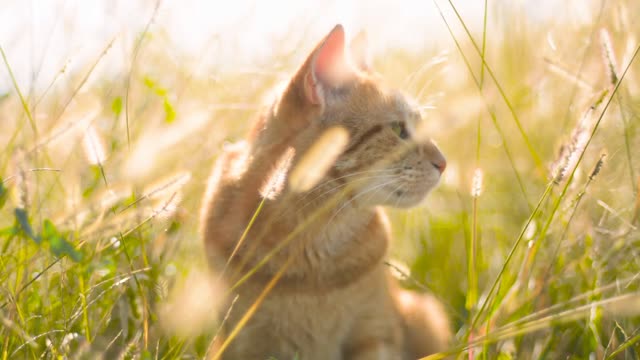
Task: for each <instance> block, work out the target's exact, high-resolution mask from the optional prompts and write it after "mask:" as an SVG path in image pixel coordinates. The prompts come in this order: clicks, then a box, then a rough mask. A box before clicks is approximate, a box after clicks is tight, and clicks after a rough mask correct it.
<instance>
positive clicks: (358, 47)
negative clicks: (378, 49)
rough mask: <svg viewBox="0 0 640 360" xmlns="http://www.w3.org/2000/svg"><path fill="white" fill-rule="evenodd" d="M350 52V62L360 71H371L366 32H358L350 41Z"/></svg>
mask: <svg viewBox="0 0 640 360" xmlns="http://www.w3.org/2000/svg"><path fill="white" fill-rule="evenodd" d="M349 50H350V52H351V62H352V63H353V65H355V67H356V68H358V69H360V70H361V71H365V72H370V71H371V54H370V53H369V38H368V36H367V33H366V31H364V30H360V32H359V33H358V34H357V35H356V36H355V37H354V38H353V39H352V40H351V43H350V44H349Z"/></svg>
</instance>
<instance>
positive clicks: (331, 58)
mask: <svg viewBox="0 0 640 360" xmlns="http://www.w3.org/2000/svg"><path fill="white" fill-rule="evenodd" d="M307 64H308V66H307V67H306V68H305V70H304V71H305V73H304V75H303V76H304V78H303V81H304V93H305V97H306V98H307V101H309V102H310V103H311V104H314V105H324V104H325V103H326V97H327V96H328V95H329V92H330V91H331V90H332V89H333V88H335V87H337V86H338V85H339V84H340V82H341V80H342V79H343V77H344V76H345V74H346V73H347V70H348V67H347V62H346V58H345V46H344V29H343V28H342V25H336V27H334V28H333V30H331V32H330V33H329V34H328V35H327V36H326V37H325V38H324V40H323V41H322V42H321V43H320V44H319V45H318V47H316V49H315V50H314V51H313V53H311V56H310V57H309V59H308V60H307Z"/></svg>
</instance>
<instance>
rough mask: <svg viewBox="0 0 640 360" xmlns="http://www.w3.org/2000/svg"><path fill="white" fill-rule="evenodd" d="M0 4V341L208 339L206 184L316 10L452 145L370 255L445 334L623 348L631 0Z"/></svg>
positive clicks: (636, 140)
mask: <svg viewBox="0 0 640 360" xmlns="http://www.w3.org/2000/svg"><path fill="white" fill-rule="evenodd" d="M0 8H1V9H2V11H0V47H1V49H2V62H1V63H0V149H2V150H1V152H0V184H1V186H0V246H1V247H2V250H1V251H2V260H1V261H0V284H2V285H0V306H1V307H0V320H2V323H3V324H4V327H2V328H0V348H1V349H2V351H0V353H2V354H3V356H4V358H13V357H14V356H18V357H26V358H32V357H41V356H44V357H56V356H58V355H60V356H75V357H81V358H94V357H103V358H114V357H122V358H127V357H145V358H151V357H153V358H156V357H157V358H161V357H162V358H165V357H166V358H195V357H197V358H203V357H204V356H205V355H206V352H207V347H208V344H209V343H210V342H211V340H212V339H213V337H214V334H215V333H216V331H217V328H218V324H219V320H220V319H217V318H216V317H215V316H214V314H215V313H216V311H217V310H219V306H221V305H220V304H222V303H223V300H224V299H223V298H224V296H225V292H224V290H222V289H220V288H218V287H217V285H216V284H215V282H214V281H212V280H211V279H210V278H209V277H208V275H207V272H206V266H205V263H204V257H203V252H202V245H201V243H200V240H199V237H198V211H199V206H200V199H201V196H202V192H203V191H204V186H205V183H206V179H207V177H208V174H209V172H210V170H211V167H212V164H213V162H214V161H215V159H216V157H217V156H218V155H219V153H220V151H221V150H222V148H223V146H224V144H225V143H227V142H234V141H237V140H240V139H242V137H243V136H244V134H245V132H246V130H247V129H248V127H249V126H250V124H251V121H252V119H253V117H254V116H255V114H256V112H257V111H258V110H260V109H261V108H262V107H263V106H264V105H265V104H266V103H267V101H268V99H269V97H270V96H271V95H272V93H273V89H274V88H275V87H277V85H278V84H280V83H282V82H283V81H286V80H287V79H288V78H289V76H290V75H291V74H292V72H293V71H295V70H296V68H297V67H298V66H299V64H300V62H301V61H302V60H303V59H304V58H305V57H306V56H307V54H308V53H309V51H310V50H311V49H312V48H313V47H314V46H315V44H316V43H317V42H318V41H319V39H321V38H322V36H324V35H325V34H326V33H327V32H328V31H329V30H330V29H331V28H332V27H333V26H334V25H335V24H336V23H342V24H343V25H344V26H345V28H346V30H347V32H348V34H352V35H353V34H355V33H357V32H358V31H359V30H365V31H367V33H368V35H369V42H370V44H371V51H372V55H373V58H374V68H375V69H376V70H377V71H378V72H379V73H381V74H382V76H383V77H384V78H385V79H386V80H387V82H389V83H390V84H392V85H394V86H396V87H399V88H401V89H402V90H403V91H405V92H406V93H407V94H409V95H410V96H412V97H414V98H415V99H416V100H417V101H418V103H419V104H421V105H422V107H423V109H424V110H425V121H426V122H427V126H428V128H429V130H430V133H431V135H432V137H433V138H434V139H435V140H436V141H437V142H438V144H439V146H440V147H441V148H442V150H443V152H444V154H445V155H446V156H447V158H448V164H449V165H448V167H447V171H446V172H445V175H444V178H443V180H442V183H441V185H440V186H439V187H438V188H437V189H436V190H435V191H434V192H433V193H432V194H431V195H429V197H428V198H427V199H426V200H425V203H424V204H423V205H422V206H420V207H418V208H416V209H412V210H409V211H405V210H402V211H399V210H394V209H389V212H390V213H391V216H392V220H393V231H394V235H395V238H396V243H395V244H394V245H393V248H392V251H391V255H390V260H389V261H390V264H391V265H390V266H391V268H392V269H393V271H394V273H397V275H398V277H399V278H400V279H401V281H402V282H403V284H404V285H405V286H407V287H410V288H413V289H416V290H419V291H430V292H433V293H434V294H436V295H437V296H438V297H439V298H440V299H441V300H442V301H443V302H444V303H445V304H446V307H447V310H448V311H449V313H450V315H451V319H452V325H453V327H454V328H455V329H456V331H457V332H458V333H457V341H456V343H455V344H452V351H453V352H455V353H462V354H464V356H467V355H469V356H470V357H471V358H473V357H474V356H477V357H479V358H490V359H493V358H498V357H500V358H505V359H506V358H518V359H520V358H525V359H526V358H572V356H573V358H576V359H582V358H588V357H593V358H607V357H611V358H624V359H626V358H629V359H635V358H638V354H639V352H640V350H639V349H638V341H639V340H640V338H639V337H638V334H639V331H640V330H639V329H640V319H639V318H638V314H639V313H640V305H639V304H640V298H639V297H638V295H637V291H638V281H640V280H639V277H638V274H639V271H640V256H638V255H639V254H638V251H639V248H638V245H639V244H640V233H639V232H638V228H637V227H638V226H640V225H639V223H638V211H639V210H638V209H639V207H640V200H638V182H639V178H638V176H639V175H640V158H638V149H639V148H640V135H639V134H638V130H637V129H638V124H639V123H640V122H639V120H640V81H639V80H640V78H639V77H640V74H639V72H640V61H639V60H637V59H636V60H634V59H635V54H636V53H637V49H638V46H639V44H640V42H639V41H640V20H638V17H637V14H640V3H638V2H637V1H635V0H621V1H605V0H602V1H596V0H593V1H588V0H582V1H580V0H571V1H564V2H559V1H552V0H538V1H529V0H521V1H470V0H469V1H442V0H435V1H398V2H389V1H382V0H376V1H351V2H344V1H327V2H322V3H321V2H295V1H284V0H274V1H270V2H259V1H231V2H222V1H197V0H186V1H175V0H166V1H158V2H155V1H137V2H131V1H120V0H118V1H106V0H105V1H98V0H92V1H79V0H66V1H65V0H61V1H54V0H45V1H35V0H33V1H13V0H0ZM483 59H484V64H485V65H484V66H483ZM595 170H597V171H595ZM475 340H477V341H484V340H488V341H490V344H488V345H486V346H484V345H482V343H474V342H473V341H475ZM465 344H467V345H468V346H466V347H465Z"/></svg>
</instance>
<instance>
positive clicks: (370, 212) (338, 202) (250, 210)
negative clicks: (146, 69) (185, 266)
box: [202, 25, 451, 360]
mask: <svg viewBox="0 0 640 360" xmlns="http://www.w3.org/2000/svg"><path fill="white" fill-rule="evenodd" d="M365 46H366V45H365V39H364V38H363V37H358V38H357V39H355V40H354V41H353V42H352V44H351V46H350V49H345V35H344V30H343V28H342V26H340V25H337V26H336V27H335V28H334V29H333V30H332V31H331V32H330V33H329V34H328V35H327V36H326V37H325V38H324V39H323V40H322V41H321V42H320V44H318V46H317V47H316V48H315V49H314V50H313V52H312V53H311V54H310V56H309V57H308V59H307V60H306V61H305V62H304V64H303V65H302V67H301V68H300V69H299V70H298V72H297V73H296V74H295V75H294V77H293V78H292V79H291V81H290V82H289V84H288V86H287V88H286V89H285V90H284V92H283V93H282V94H280V97H279V99H278V100H277V101H276V102H275V103H274V104H273V105H272V106H271V108H270V109H269V110H268V112H266V113H265V114H263V115H262V116H261V117H260V119H259V120H258V122H257V123H256V124H255V126H254V127H253V129H252V131H251V132H250V134H249V135H248V138H247V141H246V142H241V143H239V144H236V145H234V146H233V147H232V148H231V149H227V150H226V151H225V153H224V154H223V155H221V157H220V158H219V159H218V162H217V164H216V166H215V169H214V173H213V175H212V176H211V179H210V182H209V185H208V190H207V194H206V198H205V200H204V205H203V207H202V233H203V236H204V241H205V247H206V253H207V256H208V259H209V263H210V265H211V267H212V268H213V269H214V271H217V272H218V275H219V274H224V275H223V277H224V280H225V281H226V283H227V284H229V285H233V284H234V283H236V281H238V280H239V279H240V278H241V277H243V276H245V275H246V274H247V273H248V272H250V271H254V272H253V273H251V275H250V276H249V277H248V278H245V279H244V280H243V282H242V283H241V285H239V286H237V287H236V288H234V294H236V295H238V297H237V300H236V301H235V303H234V305H233V308H232V310H231V311H230V312H229V316H228V319H227V320H226V323H225V327H224V329H223V333H224V336H229V334H231V333H232V329H234V327H235V326H236V324H238V322H239V321H240V319H241V318H242V317H243V316H244V315H245V313H246V312H247V310H249V309H250V308H251V306H252V305H253V304H254V303H256V300H257V299H258V298H260V297H261V293H263V291H264V289H265V287H268V286H271V285H273V283H272V279H273V278H274V277H276V279H277V282H276V283H275V286H274V287H273V288H271V289H270V291H268V294H267V295H266V297H265V298H264V299H261V300H263V301H261V303H260V304H259V307H258V308H257V310H256V312H255V313H254V314H253V316H251V317H250V318H249V321H248V322H247V323H246V324H244V326H242V327H241V329H240V331H239V332H238V333H237V334H236V335H237V336H235V337H234V338H233V339H232V340H231V341H230V342H229V343H228V344H225V345H224V352H223V353H222V357H221V358H223V359H268V358H270V357H273V358H276V359H278V360H289V359H294V358H296V359H302V360H308V359H312V360H313V359H318V360H327V359H329V360H330V359H415V358H418V357H420V356H424V355H428V354H431V353H434V352H438V351H443V350H445V348H446V347H447V345H448V343H449V341H450V338H451V332H450V329H449V324H448V319H447V317H446V315H445V312H444V311H443V310H442V307H441V305H440V304H439V303H438V302H437V300H435V299H434V298H433V297H431V296H429V295H418V294H412V293H410V292H408V291H404V290H401V289H399V288H398V286H397V285H396V284H395V283H394V281H393V279H392V278H391V276H390V275H389V270H388V268H387V266H386V265H385V264H384V260H385V255H386V253H387V247H388V243H389V241H390V232H389V226H388V221H387V219H386V217H385V214H384V212H383V210H382V209H381V208H379V206H381V205H388V206H398V207H409V206H413V205H415V204H417V203H418V202H419V201H421V200H422V199H423V198H424V197H425V196H426V195H427V193H428V192H429V191H430V190H431V189H432V188H433V187H434V186H435V185H436V184H437V182H438V180H439V178H440V176H441V173H442V171H444V168H445V166H446V162H445V159H444V157H443V155H442V154H441V153H440V151H439V150H438V148H437V147H436V146H435V145H434V144H433V142H431V141H430V140H428V139H426V140H422V141H418V140H417V139H415V136H414V131H415V130H414V129H415V128H416V126H417V124H418V122H419V121H421V119H420V114H419V112H418V111H417V110H416V109H414V108H412V106H411V105H410V104H409V102H408V101H407V100H406V99H405V97H404V96H403V95H401V94H400V93H399V92H398V91H396V90H393V89H389V88H387V87H385V86H384V85H383V84H382V83H381V81H380V79H379V77H378V76H377V75H376V74H374V73H373V72H372V70H371V69H370V67H369V66H368V64H367V61H366V56H365V55H364V54H365V50H364V48H365ZM336 127H339V128H341V129H344V130H346V132H345V133H347V134H348V138H347V139H348V140H347V141H346V142H345V144H344V145H345V146H344V149H343V150H342V151H341V152H340V153H339V154H338V155H337V156H336V158H335V159H334V161H333V162H332V163H331V164H330V165H331V166H330V167H329V168H328V169H327V171H326V172H324V173H322V174H321V175H322V178H320V179H319V181H317V182H316V183H314V184H313V186H311V187H310V188H309V189H307V190H304V191H302V190H301V189H299V188H298V189H296V188H294V187H293V186H292V185H291V180H292V179H291V172H292V169H295V168H296V166H298V165H300V166H302V165H301V164H300V163H301V162H303V158H304V155H305V154H306V153H307V152H308V151H309V149H310V148H311V147H312V145H314V143H316V140H317V139H318V138H319V137H320V136H321V135H322V134H324V133H325V132H326V131H327V130H328V129H335V128H336ZM336 146H337V145H336ZM308 171H313V166H311V167H309V169H308ZM269 187H272V188H269ZM261 203H262V205H261ZM260 205H261V209H260V211H259V212H258V213H257V216H256V217H255V219H254V220H255V221H253V223H252V225H251V227H249V230H248V231H247V233H246V234H245V235H246V236H244V240H243V242H242V243H241V244H240V245H239V246H238V242H239V240H240V239H241V238H243V233H244V232H245V229H247V226H248V224H249V223H250V222H251V221H252V218H253V216H254V213H256V209H258V207H259V206H260ZM236 246H237V249H236ZM270 253H272V254H273V255H272V256H271V255H269V256H270V257H268V261H266V262H264V261H263V259H265V256H267V254H270ZM232 254H233V256H232ZM229 259H230V260H229ZM227 261H228V264H227ZM261 261H262V263H261ZM268 290H269V289H268ZM219 340H220V341H218V342H217V344H215V345H214V349H213V350H212V352H213V353H214V354H215V353H216V352H217V351H219V350H220V349H221V347H220V346H221V345H222V344H223V343H224V338H221V339H219Z"/></svg>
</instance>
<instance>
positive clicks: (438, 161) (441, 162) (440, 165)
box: [431, 157, 447, 174]
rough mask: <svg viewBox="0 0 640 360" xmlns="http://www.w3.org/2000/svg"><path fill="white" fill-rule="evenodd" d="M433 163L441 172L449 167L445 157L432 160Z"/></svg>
mask: <svg viewBox="0 0 640 360" xmlns="http://www.w3.org/2000/svg"><path fill="white" fill-rule="evenodd" d="M431 164H432V165H433V166H434V167H435V168H436V169H438V171H440V174H442V173H443V172H444V169H446V168H447V160H445V158H444V157H441V158H439V159H436V160H431Z"/></svg>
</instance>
